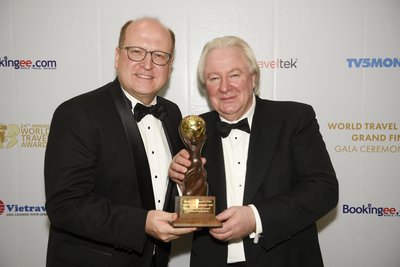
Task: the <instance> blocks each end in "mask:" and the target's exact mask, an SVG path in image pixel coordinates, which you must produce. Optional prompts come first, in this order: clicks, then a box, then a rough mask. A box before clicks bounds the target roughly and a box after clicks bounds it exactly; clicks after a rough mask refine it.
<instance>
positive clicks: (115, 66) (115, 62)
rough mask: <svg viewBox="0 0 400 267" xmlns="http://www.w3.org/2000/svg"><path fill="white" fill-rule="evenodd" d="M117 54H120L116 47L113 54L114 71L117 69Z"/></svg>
mask: <svg viewBox="0 0 400 267" xmlns="http://www.w3.org/2000/svg"><path fill="white" fill-rule="evenodd" d="M119 53H120V49H119V48H118V47H116V48H115V54H114V68H115V69H118V61H119Z"/></svg>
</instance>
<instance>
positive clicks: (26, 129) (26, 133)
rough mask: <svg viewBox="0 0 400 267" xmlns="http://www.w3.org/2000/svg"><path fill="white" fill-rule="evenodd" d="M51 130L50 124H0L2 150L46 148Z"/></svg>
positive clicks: (0, 147) (0, 146)
mask: <svg viewBox="0 0 400 267" xmlns="http://www.w3.org/2000/svg"><path fill="white" fill-rule="evenodd" d="M49 130H50V125H49V124H30V123H25V124H13V123H10V124H8V123H2V122H0V149H11V148H15V147H21V148H32V149H34V148H46V145H47V137H48V135H49Z"/></svg>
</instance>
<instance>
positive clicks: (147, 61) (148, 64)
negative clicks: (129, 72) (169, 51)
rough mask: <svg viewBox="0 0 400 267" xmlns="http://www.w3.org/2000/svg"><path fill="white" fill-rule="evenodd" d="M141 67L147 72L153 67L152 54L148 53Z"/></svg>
mask: <svg viewBox="0 0 400 267" xmlns="http://www.w3.org/2000/svg"><path fill="white" fill-rule="evenodd" d="M140 66H142V67H143V68H144V69H146V70H150V69H151V68H152V67H153V62H152V61H151V54H150V53H147V54H146V56H145V57H144V59H143V60H142V62H140Z"/></svg>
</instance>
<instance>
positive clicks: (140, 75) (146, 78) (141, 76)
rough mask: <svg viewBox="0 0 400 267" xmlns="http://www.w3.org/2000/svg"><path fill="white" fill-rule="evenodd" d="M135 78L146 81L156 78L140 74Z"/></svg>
mask: <svg viewBox="0 0 400 267" xmlns="http://www.w3.org/2000/svg"><path fill="white" fill-rule="evenodd" d="M135 76H136V77H138V78H140V79H145V80H151V79H153V78H154V77H153V76H151V75H146V74H139V73H136V74H135Z"/></svg>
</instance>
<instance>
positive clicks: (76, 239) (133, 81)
mask: <svg viewBox="0 0 400 267" xmlns="http://www.w3.org/2000/svg"><path fill="white" fill-rule="evenodd" d="M174 44H175V38H174V33H173V32H172V31H171V30H169V29H168V28H167V27H165V26H164V25H163V24H161V22H159V21H158V20H156V19H154V18H141V19H138V20H134V21H128V22H127V23H126V24H125V25H124V26H123V27H122V28H121V32H120V38H119V44H118V47H117V48H116V50H115V62H114V65H115V69H116V73H117V78H116V79H115V80H114V81H113V82H110V83H108V84H106V85H104V86H102V87H101V88H98V89H96V90H94V91H91V92H88V93H85V94H82V95H80V96H77V97H74V98H72V99H70V100H68V101H66V102H64V103H63V104H61V105H60V106H59V107H58V108H57V109H56V111H55V113H54V116H53V119H52V122H51V128H50V134H49V138H48V143H47V149H46V154H45V190H46V209H47V213H48V216H49V219H50V233H49V242H48V251H47V266H48V267H70V266H81V267H83V266H86V267H94V266H96V267H101V266H116V267H125V266H126V267H128V266H129V267H132V266H143V267H145V266H146V267H147V266H157V267H161V266H167V265H168V258H169V252H170V241H171V240H173V239H175V238H178V237H179V236H181V235H183V234H186V233H189V232H191V231H193V230H195V229H192V228H183V229H174V228H173V227H172V226H171V225H170V222H172V221H174V220H175V219H176V217H177V214H175V213H172V212H167V211H172V210H173V205H174V203H173V198H174V195H175V194H176V185H175V183H173V182H172V181H170V180H169V179H168V177H167V176H168V166H169V163H170V161H171V159H172V155H175V154H176V153H177V152H178V151H179V149H180V148H181V145H180V139H179V135H178V131H177V129H178V125H179V122H180V119H181V112H180V110H179V108H178V106H177V105H176V104H174V103H172V102H171V101H168V100H166V99H164V98H162V97H159V96H157V93H158V92H159V91H160V90H161V89H162V88H163V87H164V85H165V84H166V83H167V81H168V79H169V76H170V74H171V68H172V62H173V57H174V55H173V53H174Z"/></svg>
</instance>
